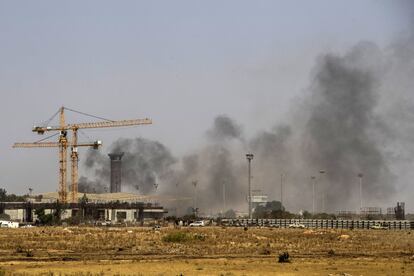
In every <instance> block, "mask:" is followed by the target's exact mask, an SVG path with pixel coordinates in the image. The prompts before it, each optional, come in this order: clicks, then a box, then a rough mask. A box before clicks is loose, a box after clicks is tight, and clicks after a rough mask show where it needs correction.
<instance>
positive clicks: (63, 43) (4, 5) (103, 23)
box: [0, 0, 411, 193]
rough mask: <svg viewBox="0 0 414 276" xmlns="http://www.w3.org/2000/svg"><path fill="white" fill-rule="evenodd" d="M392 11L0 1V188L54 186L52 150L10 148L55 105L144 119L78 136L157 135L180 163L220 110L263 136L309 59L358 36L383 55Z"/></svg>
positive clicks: (352, 5) (301, 83) (298, 5)
mask: <svg viewBox="0 0 414 276" xmlns="http://www.w3.org/2000/svg"><path fill="white" fill-rule="evenodd" d="M401 4H402V2H400V1H361V0H356V1H349V0H348V1H332V0H327V1H194V0H191V1H190V0H189V1H102V0H96V1H65V2H64V1H5V0H0V93H1V95H2V101H1V109H0V122H1V126H2V134H1V138H0V153H1V154H0V187H5V188H6V189H7V190H8V191H9V192H14V193H23V192H26V191H27V189H28V187H33V188H34V191H35V192H43V191H55V190H56V189H57V181H58V180H57V169H58V162H57V161H58V160H57V159H58V158H57V150H56V149H12V148H11V146H12V144H13V143H14V142H18V141H19V142H20V141H36V140H38V139H41V138H42V137H39V136H37V135H35V134H32V132H31V127H32V126H33V125H34V124H35V123H39V122H42V121H45V120H47V119H48V118H49V117H50V116H51V115H52V114H53V113H54V112H56V111H57V109H58V108H59V107H60V106H61V105H65V106H67V107H70V108H73V109H77V110H81V111H84V112H88V113H91V114H95V115H99V116H102V117H106V118H110V119H115V120H116V119H130V118H131V119H132V118H142V117H150V118H152V119H153V120H154V125H152V126H143V127H135V128H123V129H112V130H96V131H88V132H87V134H88V135H89V136H90V137H92V138H99V139H102V140H103V142H104V143H105V145H110V144H111V142H112V141H114V140H115V139H116V138H118V137H121V136H123V137H137V136H143V137H146V138H151V139H157V140H159V141H161V142H162V143H164V144H166V145H167V146H168V147H169V148H171V150H172V151H173V152H174V153H175V154H178V155H180V154H183V153H186V152H189V151H190V150H191V149H193V148H195V147H197V145H199V144H201V143H202V142H203V137H204V134H205V131H206V130H207V129H208V128H209V126H210V125H211V124H212V121H213V119H214V117H215V116H216V115H218V114H227V115H229V116H230V117H232V118H234V119H235V120H236V121H237V122H239V123H240V124H242V125H243V129H244V132H245V133H246V134H247V135H252V134H253V133H254V132H255V131H257V130H259V129H265V128H270V127H272V125H274V124H275V123H277V122H281V121H283V116H285V114H286V113H287V111H288V110H289V106H290V104H291V102H292V101H294V100H295V98H296V97H298V96H299V95H300V94H301V93H304V92H303V91H304V90H305V89H306V88H307V86H308V85H309V76H310V74H311V70H312V68H313V66H314V64H315V59H316V58H317V56H318V55H320V54H322V53H325V52H327V51H332V52H338V53H342V52H343V51H345V50H346V49H348V48H349V47H351V46H352V45H354V44H355V43H357V42H359V41H361V40H369V41H373V42H375V43H377V44H378V45H379V46H380V47H385V46H386V45H388V44H389V43H390V42H391V41H392V40H393V39H394V38H395V37H396V36H398V35H399V34H401V33H403V32H405V31H407V29H409V28H410V27H411V26H409V24H410V18H408V16H407V15H405V14H404V12H403V5H401ZM89 120H90V119H89V118H83V117H78V116H72V117H71V116H70V115H68V121H73V122H75V121H89ZM103 151H105V148H104V149H103ZM82 154H83V151H81V157H80V158H81V159H82ZM241 158H243V156H242V155H241Z"/></svg>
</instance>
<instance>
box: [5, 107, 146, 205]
mask: <svg viewBox="0 0 414 276" xmlns="http://www.w3.org/2000/svg"><path fill="white" fill-rule="evenodd" d="M65 109H66V110H70V111H73V112H77V113H80V114H83V115H87V116H91V117H95V118H98V119H101V120H105V121H100V122H92V123H77V124H66V123H65ZM58 113H59V115H60V116H59V117H60V118H59V122H60V124H59V126H34V127H33V129H32V131H33V132H37V133H38V134H44V133H45V132H49V131H58V133H59V140H58V142H41V141H42V140H41V141H39V142H35V143H15V144H14V145H13V148H34V147H42V148H50V147H59V201H60V202H62V203H67V202H68V201H67V187H66V182H67V149H68V147H69V146H70V147H71V156H70V157H71V202H73V203H76V202H77V199H78V162H79V158H78V147H85V146H86V147H93V148H95V149H97V148H98V147H99V146H101V145H102V142H101V141H95V142H93V143H81V144H79V143H78V130H80V129H91V128H107V127H122V126H135V125H148V124H152V121H151V119H148V118H146V119H134V120H121V121H112V120H107V119H104V118H101V117H97V116H93V115H89V114H86V113H83V112H79V111H76V110H73V109H69V108H66V107H63V106H62V107H61V108H60V109H59V111H58V112H57V113H56V114H55V115H54V116H56V115H57V114H58ZM54 116H53V117H54ZM53 117H52V118H51V119H53ZM51 119H50V120H49V121H48V122H50V121H51ZM68 131H72V141H69V139H68V137H67V134H68Z"/></svg>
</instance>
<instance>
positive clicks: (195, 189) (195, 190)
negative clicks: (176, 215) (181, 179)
mask: <svg viewBox="0 0 414 276" xmlns="http://www.w3.org/2000/svg"><path fill="white" fill-rule="evenodd" d="M191 184H193V186H194V215H195V216H196V217H197V180H194V181H193V182H192V183H191Z"/></svg>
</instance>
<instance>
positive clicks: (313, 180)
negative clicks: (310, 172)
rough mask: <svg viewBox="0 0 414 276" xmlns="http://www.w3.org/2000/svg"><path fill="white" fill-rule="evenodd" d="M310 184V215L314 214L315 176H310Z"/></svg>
mask: <svg viewBox="0 0 414 276" xmlns="http://www.w3.org/2000/svg"><path fill="white" fill-rule="evenodd" d="M311 182H312V215H314V214H315V182H316V176H311Z"/></svg>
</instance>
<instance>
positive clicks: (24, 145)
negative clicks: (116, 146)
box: [13, 140, 102, 148]
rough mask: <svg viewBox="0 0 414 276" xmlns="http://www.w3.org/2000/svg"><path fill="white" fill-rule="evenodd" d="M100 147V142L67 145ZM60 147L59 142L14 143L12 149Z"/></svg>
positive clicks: (69, 144)
mask: <svg viewBox="0 0 414 276" xmlns="http://www.w3.org/2000/svg"><path fill="white" fill-rule="evenodd" d="M101 145H102V141H99V140H98V141H95V142H92V143H79V144H74V143H68V144H67V146H69V147H71V146H73V147H98V146H101ZM59 146H60V143H59V142H41V143H14V145H13V148H57V147H59Z"/></svg>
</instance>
